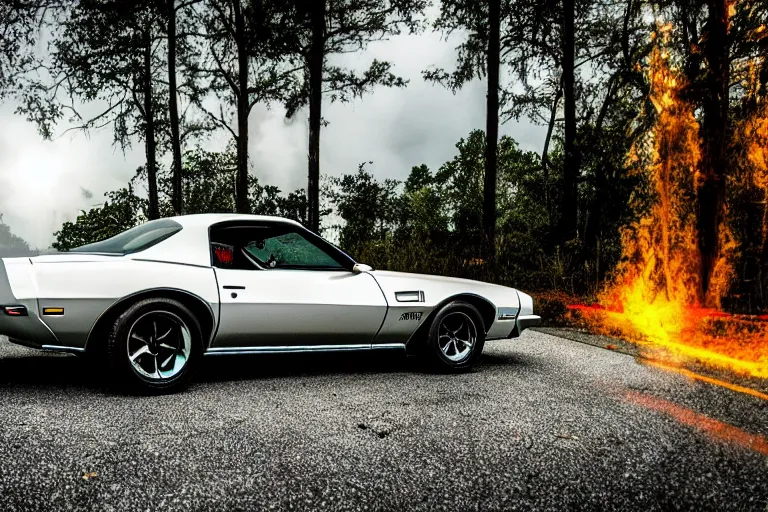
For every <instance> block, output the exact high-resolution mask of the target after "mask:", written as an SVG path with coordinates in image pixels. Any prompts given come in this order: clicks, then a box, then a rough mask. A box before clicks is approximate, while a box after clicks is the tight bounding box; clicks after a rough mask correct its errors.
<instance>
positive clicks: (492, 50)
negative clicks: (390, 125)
mask: <svg viewBox="0 0 768 512" xmlns="http://www.w3.org/2000/svg"><path fill="white" fill-rule="evenodd" d="M500 11H501V0H490V5H489V13H488V14H489V15H488V22H489V25H490V26H489V33H488V54H487V56H486V57H487V70H488V96H487V104H486V124H485V178H484V180H485V181H484V183H483V232H484V233H485V247H486V251H487V252H486V255H485V256H486V257H491V258H492V257H493V256H494V254H495V252H496V251H495V247H496V243H495V242H496V171H497V169H496V168H497V161H498V146H499V59H500V55H499V52H500V50H499V45H500V42H499V38H500V26H501V12H500Z"/></svg>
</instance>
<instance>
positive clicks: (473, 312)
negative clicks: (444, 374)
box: [427, 301, 485, 371]
mask: <svg viewBox="0 0 768 512" xmlns="http://www.w3.org/2000/svg"><path fill="white" fill-rule="evenodd" d="M484 344H485V327H484V325H483V319H482V316H481V315H480V312H479V311H478V310H477V308H476V307H475V306H473V305H472V304H469V303H468V302H463V301H453V302H450V303H448V304H446V305H445V306H443V308H442V309H441V310H440V311H439V312H438V313H437V315H436V316H435V318H434V320H433V321H432V325H431V326H430V329H429V337H428V339H427V355H428V357H429V359H430V361H431V362H432V366H433V367H435V368H436V369H438V370H443V371H460V370H468V369H469V368H471V367H472V366H473V365H474V364H475V363H476V362H477V360H478V358H479V357H480V355H481V354H482V352H483V345H484Z"/></svg>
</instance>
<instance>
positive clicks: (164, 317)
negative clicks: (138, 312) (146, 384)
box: [127, 311, 192, 381]
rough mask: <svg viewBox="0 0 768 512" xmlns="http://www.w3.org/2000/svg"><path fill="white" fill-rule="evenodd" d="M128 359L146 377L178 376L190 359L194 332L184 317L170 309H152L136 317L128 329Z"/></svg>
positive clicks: (163, 378)
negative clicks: (191, 331)
mask: <svg viewBox="0 0 768 512" xmlns="http://www.w3.org/2000/svg"><path fill="white" fill-rule="evenodd" d="M127 348H128V360H129V361H130V362H131V366H132V367H133V369H134V370H135V371H136V373H138V374H139V375H141V376H142V377H144V378H146V379H151V380H156V381H161V380H166V379H170V378H172V377H175V376H176V375H178V374H179V372H181V371H182V370H183V369H184V367H185V366H186V365H187V361H189V354H190V352H191V351H192V335H191V334H190V331H189V328H188V327H187V325H186V324H185V323H184V321H183V320H182V319H181V318H180V317H179V316H177V315H176V314H174V313H171V312H169V311H152V312H149V313H145V314H144V315H142V316H140V317H139V318H138V320H136V321H135V322H134V323H133V325H132V326H131V329H130V330H129V331H128V347H127Z"/></svg>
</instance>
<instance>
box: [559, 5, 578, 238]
mask: <svg viewBox="0 0 768 512" xmlns="http://www.w3.org/2000/svg"><path fill="white" fill-rule="evenodd" d="M574 9H575V6H574V1H573V0H563V96H564V100H565V101H564V110H565V112H564V114H565V134H564V135H565V144H564V145H565V148H564V149H565V159H564V162H563V201H562V206H561V209H560V222H559V229H558V234H559V236H560V241H561V242H566V241H568V240H572V239H574V238H576V237H577V233H576V222H577V213H578V212H577V209H578V189H577V187H578V177H579V165H580V158H579V149H578V145H577V144H576V90H575V81H576V77H575V74H576V70H575V62H574V60H575V52H576V42H575V35H574V26H573V25H574Z"/></svg>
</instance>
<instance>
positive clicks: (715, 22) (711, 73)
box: [697, 0, 730, 305]
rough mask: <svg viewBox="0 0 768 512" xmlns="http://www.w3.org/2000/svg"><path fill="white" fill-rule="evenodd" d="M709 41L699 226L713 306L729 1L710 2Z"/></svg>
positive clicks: (705, 288)
mask: <svg viewBox="0 0 768 512" xmlns="http://www.w3.org/2000/svg"><path fill="white" fill-rule="evenodd" d="M708 7H709V9H708V10H709V17H708V20H707V25H706V26H707V33H706V34H705V35H703V39H704V40H705V41H706V42H705V44H704V48H703V53H704V59H705V60H706V63H707V74H706V76H705V81H706V94H705V95H704V97H703V98H702V99H703V102H702V112H703V117H702V123H701V134H702V154H701V162H700V165H699V174H700V176H701V179H700V181H699V186H698V190H697V199H698V201H697V227H698V232H699V251H700V252H701V291H700V299H701V301H702V303H704V304H709V305H713V304H714V301H716V300H717V299H718V297H710V296H709V293H708V292H709V291H710V290H709V289H710V285H711V282H712V277H713V276H712V274H713V271H714V268H715V263H716V262H717V259H718V257H719V256H720V240H719V233H720V228H721V225H722V221H723V213H724V201H725V178H726V176H727V172H726V171H727V164H728V162H727V159H726V157H725V156H726V155H725V147H726V145H727V140H728V102H729V97H728V84H729V78H730V77H729V62H728V55H729V49H728V1H727V0H710V1H709V2H708Z"/></svg>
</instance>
